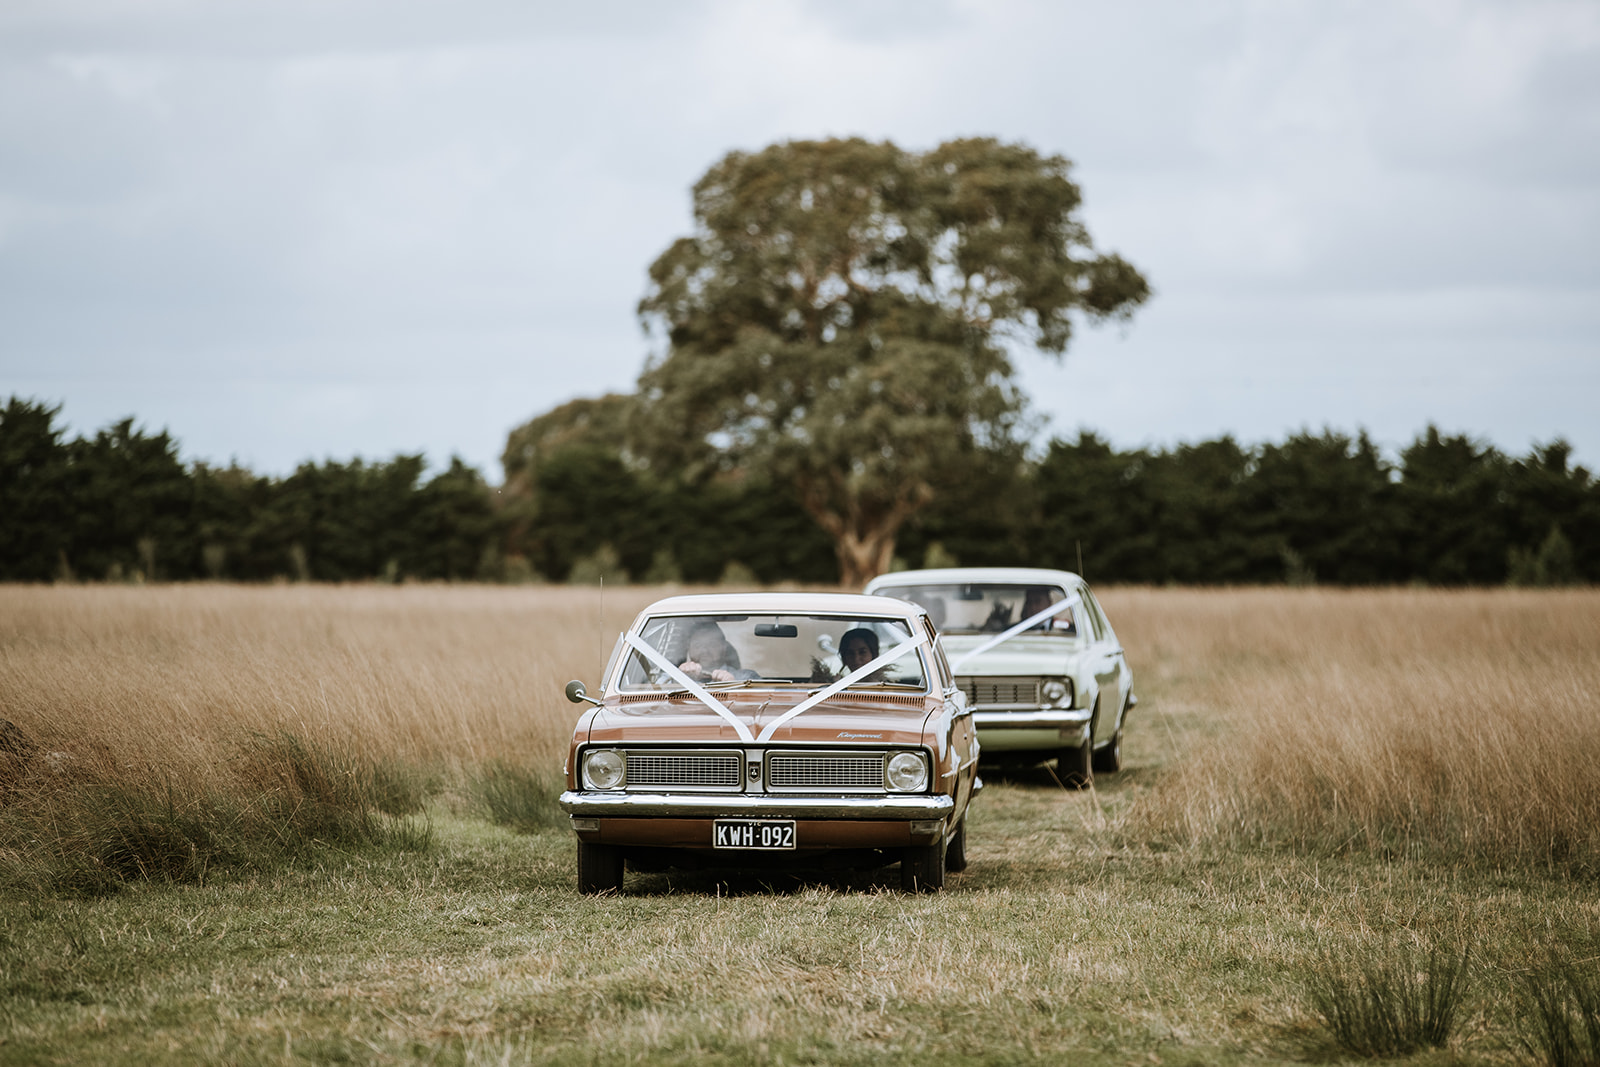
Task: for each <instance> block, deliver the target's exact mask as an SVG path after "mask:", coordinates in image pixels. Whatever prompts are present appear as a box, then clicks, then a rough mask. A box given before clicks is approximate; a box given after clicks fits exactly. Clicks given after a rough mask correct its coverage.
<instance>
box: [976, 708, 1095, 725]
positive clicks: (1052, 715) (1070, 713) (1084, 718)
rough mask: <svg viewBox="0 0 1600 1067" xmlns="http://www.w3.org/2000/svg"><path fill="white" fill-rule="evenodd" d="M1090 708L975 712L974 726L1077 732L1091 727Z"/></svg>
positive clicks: (1091, 712)
mask: <svg viewBox="0 0 1600 1067" xmlns="http://www.w3.org/2000/svg"><path fill="white" fill-rule="evenodd" d="M1093 717H1094V712H1093V711H1091V710H1090V709H1088V708H1061V709H1059V710H1057V709H1052V710H1050V711H975V712H973V713H972V725H974V726H976V727H977V728H978V729H980V730H1076V729H1080V728H1082V727H1084V726H1088V725H1089V720H1090V719H1091V718H1093Z"/></svg>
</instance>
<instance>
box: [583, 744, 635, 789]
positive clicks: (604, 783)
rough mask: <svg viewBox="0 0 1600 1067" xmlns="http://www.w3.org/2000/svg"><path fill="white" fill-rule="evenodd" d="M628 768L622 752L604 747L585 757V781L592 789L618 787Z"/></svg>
mask: <svg viewBox="0 0 1600 1067" xmlns="http://www.w3.org/2000/svg"><path fill="white" fill-rule="evenodd" d="M627 769H628V765H627V763H625V762H624V761H623V759H622V753H620V752H613V751H611V750H610V749H608V748H602V749H599V750H598V751H595V752H591V753H589V754H588V755H587V756H584V757H583V783H584V785H586V786H588V787H589V788H590V789H616V788H618V787H620V786H621V785H622V779H623V777H624V776H625V775H626V774H627Z"/></svg>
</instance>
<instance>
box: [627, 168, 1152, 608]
mask: <svg viewBox="0 0 1600 1067" xmlns="http://www.w3.org/2000/svg"><path fill="white" fill-rule="evenodd" d="M1079 204H1080V195H1079V191H1078V187H1077V185H1076V184H1074V183H1073V181H1072V180H1071V177H1070V164H1069V163H1068V162H1067V160H1065V159H1063V158H1061V157H1059V156H1041V155H1039V154H1038V153H1037V152H1036V151H1034V150H1033V149H1031V148H1028V147H1026V146H1024V145H1016V144H1004V143H1001V142H999V141H996V140H991V139H971V140H958V141H951V142H948V143H946V144H943V145H940V146H939V147H937V148H935V149H933V150H932V151H929V152H921V153H919V152H908V151H904V150H902V149H900V148H897V147H896V146H895V145H893V144H890V143H887V142H884V143H872V142H868V141H864V140H859V139H851V140H828V141H791V142H786V143H783V144H776V145H772V146H770V147H768V148H765V149H763V150H761V151H759V152H755V153H745V152H732V153H729V154H728V155H727V156H726V157H725V158H723V159H722V160H721V161H720V162H718V163H717V164H716V165H715V166H713V167H712V168H711V169H710V170H709V171H707V172H706V174H705V176H704V177H703V178H701V179H700V181H699V182H698V183H697V184H696V185H695V187H694V220H695V228H694V232H693V234H692V235H690V236H688V237H683V238H680V239H679V240H677V241H675V242H674V243H673V244H672V246H671V247H670V248H668V249H667V250H666V251H665V252H664V253H662V254H661V256H660V257H659V258H658V259H657V260H656V261H655V262H654V263H653V264H652V265H651V267H650V283H651V284H650V289H649V291H648V293H647V294H646V296H645V298H644V299H643V301H641V303H640V305H639V313H640V316H641V318H642V319H643V320H644V322H645V323H646V325H647V327H648V328H650V329H652V330H655V331H656V332H657V334H658V336H660V337H662V338H663V339H664V342H665V348H664V349H663V350H662V351H660V352H658V353H657V354H656V355H655V356H653V357H652V359H651V360H650V361H649V363H648V364H647V365H646V367H645V370H644V372H643V374H642V375H641V377H640V379H639V394H638V399H639V401H640V409H639V415H638V417H637V418H636V420H635V439H636V442H637V445H638V450H639V454H640V455H641V456H643V457H645V458H647V459H648V460H649V461H650V462H652V463H653V464H655V465H659V466H660V467H662V468H663V469H669V470H676V471H682V472H687V473H688V474H689V476H691V477H696V476H706V475H709V474H710V473H712V472H715V471H717V470H736V469H752V468H754V469H760V470H762V471H763V472H764V473H767V474H769V475H771V476H773V477H777V478H781V479H784V480H786V481H788V482H790V483H792V484H793V485H794V486H795V488H796V490H797V491H798V493H799V496H800V499H801V501H802V502H803V504H804V506H805V508H806V510H807V512H808V513H809V514H810V515H811V516H812V517H813V518H814V519H815V520H816V521H817V523H818V524H819V525H820V526H821V527H822V528H823V529H824V530H826V531H827V532H828V534H829V535H830V536H831V537H832V538H833V541H834V545H835V551H836V553H837V555H838V559H839V578H840V581H841V583H842V584H844V585H847V586H858V585H861V584H863V583H864V582H865V581H866V580H867V579H869V578H871V577H872V576H873V575H875V574H878V573H881V572H882V571H884V570H886V569H887V568H888V565H889V562H890V559H891V558H892V556H893V553H894V544H895V537H896V535H897V533H898V531H899V530H900V528H901V526H902V524H903V523H904V522H905V521H906V519H907V518H908V517H910V516H911V515H912V514H913V513H915V512H916V511H917V510H918V509H919V508H921V507H923V506H924V505H926V504H927V503H928V502H929V501H930V500H931V499H932V498H933V496H934V495H935V494H936V493H937V492H938V490H939V487H940V485H941V483H944V482H946V481H947V480H948V479H950V478H954V477H960V476H961V472H962V470H963V468H965V467H966V466H967V460H968V459H969V458H970V457H971V456H972V455H973V454H974V453H975V451H976V450H978V449H981V448H993V447H1003V446H1006V445H1008V444H1011V443H1013V442H1014V437H1015V430H1016V428H1017V425H1018V421H1019V419H1020V418H1021V417H1022V415H1023V411H1024V407H1025V402H1026V400H1025V397H1023V396H1022V394H1021V393H1020V392H1019V390H1018V388H1017V385H1016V382H1015V379H1014V367H1013V364H1012V361H1011V358H1010V356H1009V354H1008V353H1009V352H1010V351H1012V350H1014V349H1017V348H1030V347H1031V348H1035V349H1037V350H1040V351H1042V352H1044V353H1047V354H1050V355H1054V356H1056V357H1059V356H1060V355H1061V354H1062V353H1063V352H1065V350H1066V347H1067V343H1068V341H1069V340H1070V338H1071V336H1072V330H1073V327H1074V323H1075V320H1077V319H1080V318H1083V319H1088V320H1090V321H1097V320H1103V319H1106V318H1110V317H1123V316H1127V315H1129V314H1131V313H1132V311H1133V309H1134V308H1135V307H1137V306H1138V305H1139V304H1141V303H1142V302H1143V301H1144V300H1145V299H1146V298H1147V297H1148V296H1149V292H1150V290H1149V287H1148V286H1147V285H1146V283H1145V280H1144V278H1143V277H1142V276H1141V275H1140V274H1139V272H1138V271H1137V270H1135V269H1134V268H1133V266H1131V265H1130V264H1129V263H1127V262H1126V261H1125V260H1123V259H1122V258H1121V257H1119V256H1117V255H1114V254H1097V253H1096V252H1095V251H1094V250H1093V246H1092V244H1091V242H1090V239H1089V234H1088V232H1087V231H1086V230H1085V229H1084V226H1083V223H1082V222H1081V220H1080V219H1079V217H1078V208H1079Z"/></svg>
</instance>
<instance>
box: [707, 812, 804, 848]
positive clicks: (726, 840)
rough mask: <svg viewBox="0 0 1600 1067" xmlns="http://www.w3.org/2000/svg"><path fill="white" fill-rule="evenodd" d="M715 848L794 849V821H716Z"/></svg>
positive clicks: (713, 835)
mask: <svg viewBox="0 0 1600 1067" xmlns="http://www.w3.org/2000/svg"><path fill="white" fill-rule="evenodd" d="M714 826H715V830H714V831H713V834H712V838H711V843H712V845H713V847H715V848H794V820H793V819H784V820H782V821H776V820H772V821H768V820H762V819H718V820H716V822H715V824H714Z"/></svg>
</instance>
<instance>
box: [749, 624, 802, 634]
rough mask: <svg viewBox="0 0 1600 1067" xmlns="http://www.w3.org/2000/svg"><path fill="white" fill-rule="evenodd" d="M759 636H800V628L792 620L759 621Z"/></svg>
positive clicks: (757, 626) (757, 630)
mask: <svg viewBox="0 0 1600 1067" xmlns="http://www.w3.org/2000/svg"><path fill="white" fill-rule="evenodd" d="M756 636H757V637H799V636H800V628H799V627H798V626H796V625H795V624H794V623H792V622H758V623H756Z"/></svg>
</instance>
